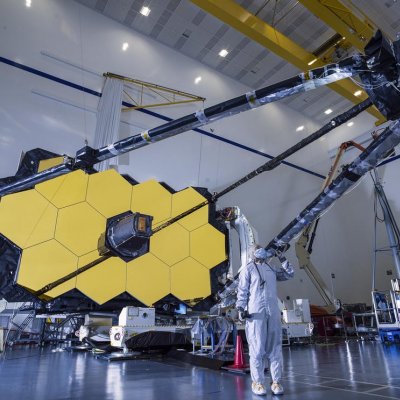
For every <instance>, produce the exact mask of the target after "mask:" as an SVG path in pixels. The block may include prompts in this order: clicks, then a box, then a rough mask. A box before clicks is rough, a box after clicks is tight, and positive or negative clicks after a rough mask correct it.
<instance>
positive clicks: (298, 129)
mask: <svg viewBox="0 0 400 400" xmlns="http://www.w3.org/2000/svg"><path fill="white" fill-rule="evenodd" d="M303 129H304V125H301V126H298V127H297V128H296V132H301V131H302V130H303Z"/></svg>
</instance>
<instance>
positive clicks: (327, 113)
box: [324, 108, 332, 115]
mask: <svg viewBox="0 0 400 400" xmlns="http://www.w3.org/2000/svg"><path fill="white" fill-rule="evenodd" d="M331 112H332V109H331V108H328V109H327V110H325V111H324V113H325V114H326V115H329V114H330V113H331Z"/></svg>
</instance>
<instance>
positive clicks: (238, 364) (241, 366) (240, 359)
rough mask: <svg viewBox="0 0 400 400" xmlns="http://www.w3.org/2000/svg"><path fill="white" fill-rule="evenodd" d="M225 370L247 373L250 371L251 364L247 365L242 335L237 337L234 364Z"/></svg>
mask: <svg viewBox="0 0 400 400" xmlns="http://www.w3.org/2000/svg"><path fill="white" fill-rule="evenodd" d="M224 369H227V370H240V371H242V372H246V371H247V370H248V369H249V364H246V363H245V359H244V351H243V342H242V338H241V337H240V335H237V336H236V349H235V359H234V362H233V364H231V365H227V366H226V367H225V368H224Z"/></svg>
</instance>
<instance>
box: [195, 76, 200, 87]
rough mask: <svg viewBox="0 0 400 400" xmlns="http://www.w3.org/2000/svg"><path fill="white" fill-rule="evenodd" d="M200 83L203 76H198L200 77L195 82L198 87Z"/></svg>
mask: <svg viewBox="0 0 400 400" xmlns="http://www.w3.org/2000/svg"><path fill="white" fill-rule="evenodd" d="M200 81H201V76H198V77H197V78H196V79H195V80H194V83H195V84H196V85H197V84H199V83H200Z"/></svg>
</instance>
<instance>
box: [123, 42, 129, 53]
mask: <svg viewBox="0 0 400 400" xmlns="http://www.w3.org/2000/svg"><path fill="white" fill-rule="evenodd" d="M128 47H129V44H128V43H127V42H125V43H122V51H126V50H128Z"/></svg>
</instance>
